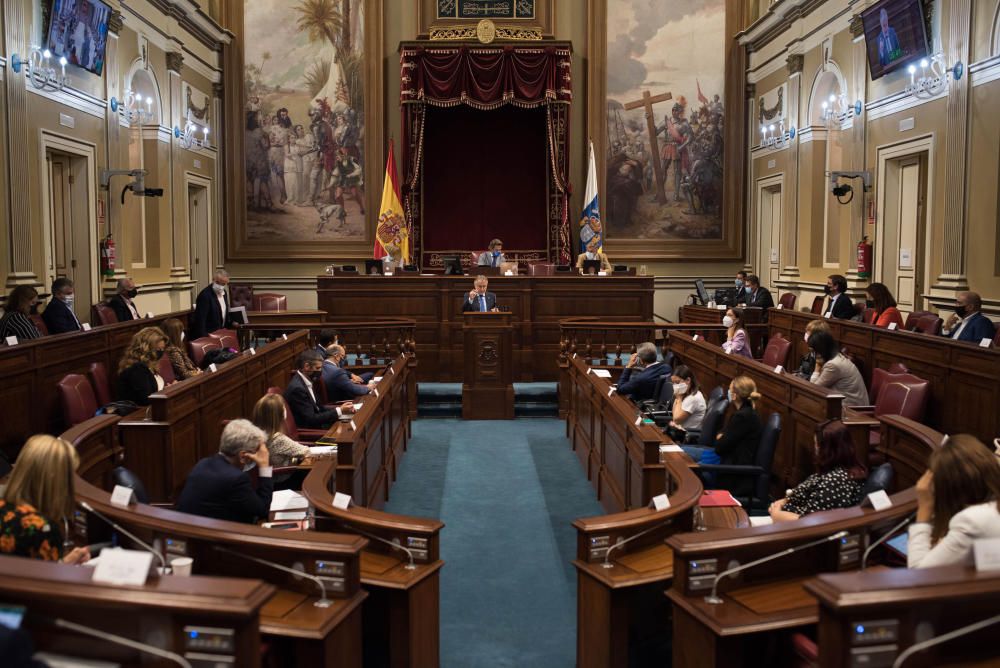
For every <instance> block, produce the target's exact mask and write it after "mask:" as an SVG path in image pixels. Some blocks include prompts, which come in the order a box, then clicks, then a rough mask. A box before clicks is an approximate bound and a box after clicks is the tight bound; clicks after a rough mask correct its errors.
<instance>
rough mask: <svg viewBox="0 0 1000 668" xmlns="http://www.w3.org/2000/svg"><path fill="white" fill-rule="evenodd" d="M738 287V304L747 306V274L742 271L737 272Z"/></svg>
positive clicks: (736, 282) (736, 281)
mask: <svg viewBox="0 0 1000 668" xmlns="http://www.w3.org/2000/svg"><path fill="white" fill-rule="evenodd" d="M734 284H735V285H736V303H737V304H746V303H747V272H745V271H743V270H742V269H741V270H739V271H738V272H736V280H735V281H734Z"/></svg>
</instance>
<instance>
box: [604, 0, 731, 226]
mask: <svg viewBox="0 0 1000 668" xmlns="http://www.w3.org/2000/svg"><path fill="white" fill-rule="evenodd" d="M725 23H726V6H725V2H724V1H723V0H671V1H670V2H652V3H651V2H648V0H608V13H607V26H608V33H607V34H608V43H607V71H608V75H607V76H608V78H607V133H608V136H607V142H606V147H607V149H606V156H605V157H606V160H607V162H606V165H607V175H606V176H607V181H606V184H607V185H606V189H607V192H606V193H605V194H604V199H605V201H606V202H607V205H606V212H605V225H606V227H607V233H608V236H609V238H618V239H654V240H676V239H721V238H722V234H723V228H722V212H721V208H722V180H723V173H722V165H723V137H724V135H725V132H724V120H725V119H724V114H723V102H724V101H723V99H722V95H723V90H724V75H725V51H726V49H725Z"/></svg>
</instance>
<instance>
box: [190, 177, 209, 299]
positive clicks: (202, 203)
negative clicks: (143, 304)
mask: <svg viewBox="0 0 1000 668" xmlns="http://www.w3.org/2000/svg"><path fill="white" fill-rule="evenodd" d="M184 181H185V183H186V184H187V216H188V239H189V244H190V253H191V279H192V280H194V281H195V283H196V284H197V285H199V286H204V285H208V284H209V282H210V280H211V278H212V268H213V264H212V243H211V227H212V211H211V201H212V200H211V193H210V192H209V191H210V188H211V181H209V180H208V179H204V178H201V177H198V176H196V175H194V174H185V177H184Z"/></svg>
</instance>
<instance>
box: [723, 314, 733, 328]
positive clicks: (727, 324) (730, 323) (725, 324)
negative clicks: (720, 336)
mask: <svg viewBox="0 0 1000 668" xmlns="http://www.w3.org/2000/svg"><path fill="white" fill-rule="evenodd" d="M734 322H736V321H735V320H733V319H732V318H730V317H729V316H728V315H727V316H726V317H724V318H723V319H722V325H723V327H732V326H733V323H734Z"/></svg>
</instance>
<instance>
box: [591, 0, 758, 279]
mask: <svg viewBox="0 0 1000 668" xmlns="http://www.w3.org/2000/svg"><path fill="white" fill-rule="evenodd" d="M747 2H748V0H733V1H732V2H727V3H726V35H728V36H729V38H728V40H729V41H728V42H727V45H726V78H725V80H726V87H725V98H726V99H725V114H726V130H725V154H724V158H723V183H724V185H723V188H724V190H723V196H722V239H707V240H703V239H671V240H661V241H652V240H650V239H628V238H626V239H620V238H619V239H616V238H615V237H613V236H610V235H609V236H608V238H607V240H606V241H605V245H606V248H607V252H608V255H610V256H611V257H614V258H616V259H618V258H620V259H622V260H633V261H657V260H680V259H683V260H687V261H698V260H704V261H718V260H723V261H725V260H739V259H741V258H742V257H743V255H744V246H745V243H746V242H745V237H746V229H745V228H746V226H745V224H744V220H743V219H744V210H745V193H746V156H745V148H746V141H747V138H746V91H745V87H744V85H743V81H744V75H745V73H746V51H745V49H744V48H743V47H742V46H740V45H739V43H738V42H737V40H736V37H735V36H736V34H737V33H738V32H739V31H740V30H741V29H742V28H743V19H744V17H745V15H746V9H747V5H746V3H747ZM607 12H608V3H607V0H587V45H588V50H589V58H588V67H587V93H588V95H587V135H588V136H589V137H591V138H592V139H593V141H594V157H595V160H596V161H597V191H598V193H599V196H600V197H601V198H602V199H601V200H600V202H601V207H602V209H601V211H602V213H603V212H604V210H605V208H604V207H605V206H606V205H605V202H606V201H607V200H606V199H604V193H605V192H607V183H606V159H605V150H606V140H605V138H606V137H607V110H606V105H607V73H608V63H607Z"/></svg>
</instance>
